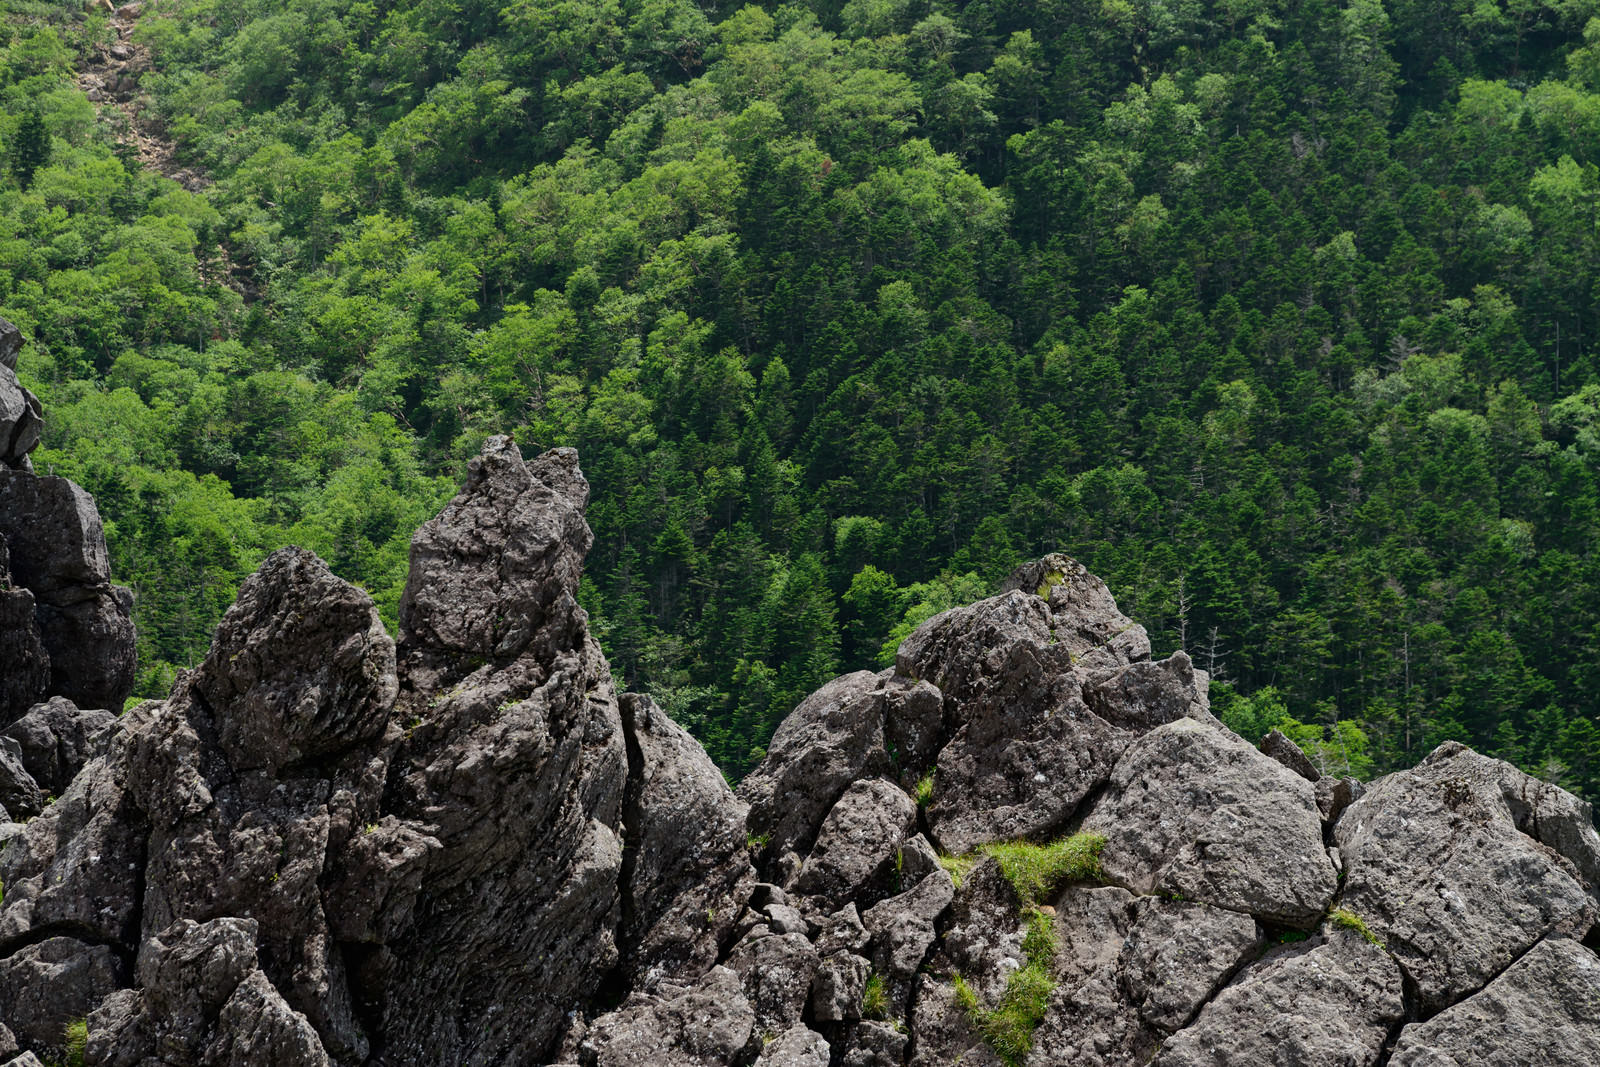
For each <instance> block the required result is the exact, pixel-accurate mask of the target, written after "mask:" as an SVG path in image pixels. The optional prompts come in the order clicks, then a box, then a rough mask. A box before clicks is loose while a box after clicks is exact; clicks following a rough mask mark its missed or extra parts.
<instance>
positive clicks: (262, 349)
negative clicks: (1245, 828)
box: [0, 0, 1600, 796]
mask: <svg viewBox="0 0 1600 1067" xmlns="http://www.w3.org/2000/svg"><path fill="white" fill-rule="evenodd" d="M6 8H7V10H8V11H9V15H8V17H7V20H6V28H5V29H4V31H3V33H4V37H5V51H4V56H5V58H4V61H3V63H0V72H3V79H4V85H3V89H0V104H3V109H4V118H3V119H0V152H3V153H4V162H5V164H6V169H5V174H4V175H3V176H0V183H3V184H0V315H3V316H5V317H6V318H9V319H12V320H14V321H15V322H17V323H18V324H19V325H20V326H21V327H22V328H23V330H24V331H25V332H26V333H27V334H28V335H29V336H30V337H31V338H32V340H33V344H32V345H31V346H30V347H29V348H28V349H26V350H25V351H24V355H23V360H22V364H21V366H20V368H19V369H20V371H21V375H22V378H23V381H24V383H25V384H27V385H28V386H29V387H31V388H32V389H33V390H34V391H35V392H37V393H39V394H40V396H41V397H42V398H43V399H44V401H45V408H46V410H47V411H48V412H49V413H50V419H49V421H48V426H47V431H48V436H47V438H46V447H45V448H44V449H41V450H40V451H39V452H37V453H35V463H36V466H37V467H38V468H39V469H40V471H41V472H42V473H47V472H48V471H50V470H53V471H54V472H55V473H59V474H65V475H68V476H70V477H72V478H74V479H76V480H78V481H80V482H82V483H83V484H84V485H85V486H86V487H88V488H89V489H90V490H91V491H92V492H93V493H94V494H95V496H96V498H97V499H98V501H99V504H100V509H101V511H102V513H103V514H104V515H105V517H106V520H107V523H106V525H107V536H108V540H109V542H110V545H111V551H112V555H113V562H114V569H115V572H116V576H117V578H118V580H120V581H123V582H126V583H128V584H130V585H132V586H133V587H134V588H135V590H136V592H137V594H138V598H139V599H138V603H137V607H136V609H135V620H136V622H137V624H138V629H139V637H140V646H141V647H140V653H141V662H142V663H143V665H144V667H143V674H142V676H141V679H140V682H139V691H140V692H142V693H157V692H160V691H162V690H163V689H164V687H165V685H166V684H167V683H168V681H169V680H170V677H171V673H172V669H173V667H175V666H186V665H189V664H192V663H194V662H196V661H198V659H199V658H200V657H201V656H203V655H204V652H205V647H206V642H207V641H208V640H209V635H210V633H211V630H212V628H213V626H214V623H215V620H216V618H217V617H218V615H219V614H220V612H221V610H222V608H223V607H224V606H225V605H226V604H228V603H229V602H230V601H231V599H232V596H233V593H234V591H235V590H236V588H237V586H238V583H239V582H240V581H241V580H242V578H243V576H244V575H245V574H246V573H248V572H249V571H250V570H251V569H252V568H253V567H254V565H255V564H256V563H257V562H258V561H259V560H260V559H261V558H262V557H263V556H264V555H265V554H266V553H267V552H268V551H269V550H270V549H272V548H274V547H276V546H278V545H280V544H284V543H288V542H294V543H299V544H303V545H305V546H307V547H309V548H312V549H314V550H315V551H317V552H318V553H320V554H322V555H323V556H324V557H326V558H327V559H328V560H329V561H330V563H331V564H332V566H333V568H334V569H335V571H336V572H337V573H339V574H340V575H342V576H344V577H347V578H350V579H352V580H355V581H358V582H360V583H362V584H363V585H364V586H365V587H366V588H368V589H370V590H371V591H372V592H373V595H374V597H375V599H376V600H377V601H378V603H379V605H380V608H381V609H382V610H383V612H384V613H385V615H386V617H387V618H388V619H389V621H390V622H391V624H392V622H393V619H394V611H395V608H396V605H397V601H398V597H399V594H400V589H401V587H402V584H403V582H404V577H405V555H406V541H407V538H408V537H409V536H410V533H411V531H412V529H413V528H414V527H415V526H416V525H417V524H418V523H419V522H420V521H421V520H422V519H423V518H425V517H426V516H427V515H430V514H432V513H433V512H435V511H436V510H437V509H438V507H439V506H440V505H441V504H442V503H443V501H444V500H445V499H446V497H447V496H448V493H449V491H450V487H452V486H453V485H454V484H455V483H456V481H457V475H458V473H459V471H460V470H461V469H462V467H463V465H464V463H465V460H466V459H467V457H469V456H471V455H473V454H475V453H476V452H477V450H478V448H479V446H480V444H481V443H482V441H483V440H484V439H485V438H486V437H488V436H489V435H490V434H493V433H499V432H514V433H515V435H516V438H517V440H518V442H519V443H520V444H522V445H523V446H524V448H526V449H529V450H532V449H536V448H544V447H549V446H553V445H572V446H576V447H577V448H578V449H579V452H580V454H581V456H582V461H583V465H584V469H585V471H586V472H587V474H588V476H589V479H590V481H591V483H592V485H593V487H594V496H593V501H592V503H591V505H590V511H589V520H590V524H591V525H592V527H593V528H594V530H595V533H596V537H597V540H596V543H595V546H594V549H593V551H592V552H591V554H590V556H589V564H588V572H587V573H588V577H587V578H586V580H585V584H584V589H583V596H582V599H583V600H584V603H585V606H586V607H588V608H589V609H590V611H591V612H592V614H593V615H594V617H595V619H596V624H597V625H596V630H597V633H598V634H599V635H600V637H601V639H602V642H603V644H604V645H605V647H606V650H607V653H608V655H609V658H610V660H611V663H612V665H613V667H614V668H615V669H616V671H617V672H618V674H619V675H621V676H622V680H623V681H624V682H625V684H627V685H628V686H630V687H634V688H639V689H642V690H645V691H648V692H650V693H652V694H654V695H656V696H657V697H658V699H660V701H661V702H662V704H663V705H664V706H665V707H666V708H667V709H668V710H669V711H670V712H671V713H672V714H673V715H674V716H675V717H676V718H678V719H679V720H680V721H682V722H684V723H686V724H687V725H689V726H690V727H691V729H693V730H694V731H695V733H696V734H697V736H699V737H700V738H702V739H703V740H704V741H705V743H706V745H707V747H708V749H709V750H710V752H711V753H712V755H713V756H714V757H715V758H716V759H717V761H718V762H719V764H720V765H721V766H722V767H723V768H724V770H725V771H726V772H727V773H730V774H738V773H741V772H743V771H744V770H745V769H747V768H748V767H749V766H750V765H751V763H752V762H753V754H756V753H758V752H759V750H760V748H761V746H763V745H764V744H765V743H766V740H767V738H768V736H769V735H770V733H771V730H772V728H773V727H774V726H775V724H776V723H777V721H778V720H779V719H780V718H781V717H782V716H783V714H785V713H786V712H787V711H788V710H789V708H791V707H792V706H793V705H794V703H795V702H796V701H797V700H798V699H799V698H800V697H801V696H803V695H804V694H805V693H807V692H809V691H810V690H812V689H813V688H815V687H816V686H817V685H818V684H819V683H821V682H822V681H824V680H826V679H827V678H830V677H832V676H833V675H834V674H836V673H838V672H839V671H840V670H843V669H847V668H852V667H857V666H866V665H874V664H876V663H879V662H881V661H882V656H883V651H882V650H883V648H884V647H885V642H886V641H891V642H892V641H893V640H898V638H899V637H901V636H904V634H905V633H907V632H908V631H909V628H910V625H911V624H913V623H915V622H918V621H921V620H922V619H925V618H926V617H928V616H929V615H931V614H932V613H933V612H934V611H936V610H938V609H940V608H943V607H946V606H949V605H951V604H953V603H959V602H964V601H968V600H972V599H976V598H977V597H978V596H980V595H985V594H987V593H989V592H991V591H992V589H993V586H994V584H995V583H996V582H997V581H998V580H999V579H1000V578H1001V577H1003V576H1004V575H1005V574H1007V573H1008V572H1009V571H1010V570H1011V569H1012V567H1013V566H1014V565H1015V564H1016V563H1017V562H1018V561H1020V560H1022V559H1025V558H1031V557H1034V556H1038V555H1041V554H1042V553H1043V552H1045V551H1047V550H1050V549H1054V548H1061V549H1064V550H1066V551H1068V552H1070V553H1072V554H1073V555H1074V556H1076V557H1078V558H1079V559H1081V560H1083V561H1084V562H1085V563H1086V564H1088V565H1089V566H1090V567H1091V568H1092V569H1093V570H1095V571H1096V572H1097V573H1099V574H1100V575H1102V576H1104V577H1105V578H1106V580H1107V581H1108V582H1109V583H1110V584H1111V585H1112V586H1113V587H1114V588H1116V589H1117V591H1118V594H1119V597H1120V598H1121V600H1122V602H1123V605H1124V607H1125V608H1126V609H1127V610H1128V613H1129V614H1130V615H1131V616H1132V617H1134V618H1135V619H1137V620H1138V621H1140V622H1142V623H1143V624H1144V625H1145V626H1146V627H1147V628H1148V629H1149V631H1150V634H1151V637H1152V640H1153V643H1154V644H1155V646H1156V648H1157V649H1159V650H1162V651H1166V650H1170V649H1172V648H1175V647H1178V646H1180V645H1181V646H1183V647H1186V648H1187V649H1189V651H1190V653H1191V654H1192V655H1193V657H1194V659H1195V660H1196V662H1197V664H1198V665H1199V666H1201V667H1204V668H1206V669H1208V670H1210V671H1211V672H1212V673H1213V674H1214V675H1215V676H1216V677H1217V678H1218V679H1221V680H1225V681H1226V682H1227V683H1229V684H1228V685H1216V686H1214V687H1213V700H1214V702H1215V707H1216V708H1217V710H1218V712H1219V713H1220V714H1222V715H1223V717H1224V718H1225V719H1227V720H1228V721H1229V722H1230V723H1232V724H1233V725H1235V726H1237V727H1239V728H1240V730H1241V732H1244V733H1246V735H1247V736H1250V735H1251V731H1252V730H1255V731H1257V732H1259V729H1260V728H1263V727H1265V726H1269V725H1272V724H1273V723H1274V722H1278V721H1280V720H1282V719H1284V717H1286V716H1293V717H1294V719H1295V720H1297V721H1298V722H1301V723H1307V724H1310V725H1309V726H1307V727H1304V728H1301V729H1298V736H1300V738H1301V739H1302V740H1304V741H1305V742H1306V743H1307V744H1308V745H1309V746H1310V747H1312V748H1313V750H1314V751H1317V752H1319V753H1320V754H1322V755H1323V756H1324V757H1325V758H1326V759H1327V760H1328V761H1329V769H1333V768H1334V767H1335V766H1337V769H1339V770H1340V771H1341V772H1342V771H1344V770H1347V769H1348V770H1353V771H1355V772H1357V773H1363V772H1366V771H1370V770H1373V769H1375V768H1387V767H1392V766H1399V765H1409V764H1410V763H1413V762H1415V761H1416V760H1417V759H1418V758H1420V757H1421V756H1422V755H1423V754H1424V753H1426V752H1427V751H1428V750H1429V749H1430V748H1431V747H1432V746H1433V745H1434V744H1436V743H1438V742H1440V741H1443V740H1447V739H1451V738H1458V739H1462V740H1466V741H1469V742H1471V743H1472V744H1474V745H1476V746H1478V747H1480V748H1482V749H1484V750H1486V751H1488V752H1491V753H1493V754H1496V755H1499V756H1502V757H1504V758H1506V759H1508V760H1511V761H1512V762H1515V763H1518V764H1520V765H1522V766H1524V767H1526V768H1529V769H1532V770H1535V771H1537V772H1539V773H1541V774H1543V775H1545V776H1547V777H1550V778H1552V779H1553V780H1556V781H1558V782H1560V783H1561V784H1563V785H1566V786H1568V787H1571V788H1573V789H1575V790H1578V791H1580V792H1583V793H1586V794H1588V795H1591V796H1592V795H1595V794H1596V793H1597V792H1600V726H1597V725H1596V720H1595V718H1594V712H1595V710H1596V709H1597V708H1600V692H1597V690H1600V671H1597V670H1596V668H1595V663H1596V652H1597V650H1600V556H1597V553H1596V547H1597V546H1596V540H1597V536H1600V515H1597V498H1600V484H1597V478H1596V465H1597V463H1600V374H1597V369H1600V368H1597V364H1596V359H1595V354H1594V353H1595V335H1596V334H1597V333H1600V323H1597V322H1596V321H1595V319H1596V316H1595V314H1594V310H1593V309H1594V306H1595V295H1596V294H1595V293H1594V290H1593V280H1592V277H1591V275H1592V273H1593V271H1592V269H1591V267H1592V265H1593V264H1594V263H1595V261H1596V244H1597V242H1600V229H1597V222H1600V216H1597V209H1600V170H1597V167H1596V162H1597V160H1596V155H1597V153H1600V21H1591V19H1592V17H1594V16H1597V15H1600V4H1595V3H1585V2H1576V3H1564V4H1560V5H1557V6H1545V5H1541V4H1538V3H1525V2H1516V3H1506V4H1496V3H1493V2H1485V3H1480V4H1476V5H1468V4H1465V3H1463V4H1458V5H1456V6H1454V7H1450V8H1446V7H1444V6H1442V5H1434V4H1416V3H1409V2H1391V3H1388V4H1387V5H1386V4H1384V3H1381V2H1379V0H1354V2H1353V3H1351V4H1350V5H1348V6H1345V7H1341V6H1339V5H1335V4H1328V3H1318V2H1306V3H1274V2H1271V0H1267V2H1250V0H1246V2H1243V3H1229V4H1220V3H1219V4H1206V3H1193V2H1190V3H1127V2H1124V0H1104V2H1100V3H1088V2H1082V3H1076V2H1067V3H1058V2H1052V0H1030V2H1027V3H1023V2H1020V0H1015V2H1013V0H994V2H988V3H985V2H973V3H966V4H960V3H953V2H949V3H947V2H936V3H908V2H900V0H850V2H849V3H846V4H842V5H841V4H839V3H836V2H832V0H816V2H814V3H810V4H790V5H784V6H778V5H771V4H768V5H764V6H755V5H748V6H743V7H736V6H735V5H732V4H716V3H706V4H699V5H697V4H695V3H692V2H689V0H513V2H511V3H509V4H505V3H503V2H502V0H496V2H494V3H477V2H475V0H395V2H393V3H370V2H356V3H349V2H343V0H274V2H271V3H268V2H266V0H256V2H250V0H244V2H241V0H227V2H220V0H166V2H164V3H156V4H147V5H145V7H144V10H143V11H142V12H141V13H140V15H139V17H138V18H137V20H136V22H135V24H136V29H135V30H134V31H133V35H132V39H131V41H130V42H129V43H128V44H123V43H122V42H120V41H117V40H116V33H115V32H114V30H113V29H112V26H111V23H110V21H109V20H108V19H107V18H106V16H105V15H104V14H103V13H90V14H87V15H85V14H83V13H82V10H81V7H80V5H79V4H77V3H59V4H56V3H47V2H40V0H9V2H8V3H7V4H6ZM129 21H133V20H131V19H130V20H129ZM129 45H131V46H133V47H135V48H141V49H148V53H149V55H150V57H151V60H150V69H149V70H148V71H144V72H137V71H136V72H134V73H133V74H132V75H130V76H129V77H128V78H127V79H126V80H127V83H128V84H127V85H126V86H125V87H124V88H122V89H117V88H116V87H113V89H112V93H111V94H110V95H112V96H113V97H114V96H115V95H116V93H118V92H121V93H126V94H128V95H129V96H130V101H129V103H130V104H131V105H133V108H134V109H135V110H136V111H141V112H142V113H143V114H144V115H145V116H146V117H147V118H148V119H149V120H150V121H152V122H159V123H160V124H161V126H162V127H163V128H164V135H165V136H166V137H167V138H169V139H170V140H171V141H172V142H173V143H174V145H175V150H176V156H175V159H176V161H177V162H178V163H180V164H181V165H182V166H184V167H186V168H188V169H190V170H192V171H194V172H195V173H197V174H203V175H204V176H205V180H204V181H190V182H189V185H190V186H192V188H185V187H184V186H182V185H180V184H178V183H177V182H174V181H171V180H169V179H166V178H163V177H161V176H159V175H156V174H152V173H149V172H147V171H144V170H141V169H139V168H138V167H137V165H136V151H135V148H134V147H132V143H131V138H130V137H128V136H127V135H126V133H125V132H123V133H120V134H119V131H118V130H117V129H116V126H117V125H118V123H119V122H123V123H125V122H126V119H125V118H123V117H122V113H121V112H120V111H119V110H118V109H116V108H115V107H113V106H112V103H111V101H110V100H108V101H106V102H104V103H102V104H100V105H98V106H97V104H95V103H93V102H91V101H90V100H89V99H88V98H87V97H86V96H85V93H84V90H83V88H82V87H81V86H80V85H79V83H78V80H77V79H78V75H79V71H80V69H82V70H92V69H96V67H95V63H94V62H93V61H94V60H96V59H100V60H102V62H101V64H100V66H101V67H103V66H104V65H105V64H104V62H103V61H104V60H105V59H107V58H112V57H113V53H112V49H113V47H123V48H127V47H129ZM141 54H142V53H141ZM135 81H136V82H137V85H134V84H132V83H133V82H135ZM122 84H123V82H122V81H120V80H119V82H118V85H122ZM100 95H107V94H104V93H102V94H100ZM119 146H121V147H119ZM1285 725H1286V727H1287V729H1288V730H1289V732H1291V733H1296V732H1297V727H1296V725H1295V723H1293V722H1290V723H1286V724H1285Z"/></svg>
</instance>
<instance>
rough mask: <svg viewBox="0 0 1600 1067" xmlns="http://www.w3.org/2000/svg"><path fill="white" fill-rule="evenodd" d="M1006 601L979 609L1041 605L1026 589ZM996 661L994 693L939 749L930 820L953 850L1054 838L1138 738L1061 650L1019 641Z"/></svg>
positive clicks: (978, 702)
mask: <svg viewBox="0 0 1600 1067" xmlns="http://www.w3.org/2000/svg"><path fill="white" fill-rule="evenodd" d="M1000 599H1001V601H1002V602H1001V603H996V602H995V601H984V602H983V603H982V604H979V605H975V606H974V607H975V609H977V610H983V611H1010V610H1011V609H1012V608H1013V607H1015V606H1016V605H1013V604H1008V603H1005V601H1015V600H1021V601H1024V602H1025V603H1028V604H1039V603H1041V602H1040V601H1039V600H1038V599H1037V598H1025V596H1024V594H1022V593H1011V594H1008V595H1007V597H1004V598H1000ZM961 610H963V609H959V608H958V609H956V611H957V612H959V611H961ZM1019 610H1020V609H1019ZM947 614H948V613H947ZM937 622H939V618H936V619H934V620H931V622H930V624H929V625H931V624H933V623H937ZM913 636H915V635H913ZM907 640H908V641H909V640H910V639H909V638H908V639H907ZM990 658H991V659H993V660H997V661H998V662H995V663H993V664H992V666H993V668H994V669H995V671H996V672H997V673H996V674H995V676H994V688H993V691H991V692H986V693H983V694H981V695H978V696H975V697H974V698H972V699H970V700H968V701H965V702H961V703H959V704H958V705H957V706H958V707H959V708H960V713H959V715H960V717H961V718H963V719H964V720H965V724H964V725H963V726H962V727H961V729H960V730H959V731H958V732H957V733H956V735H955V738H954V739H953V740H952V741H951V742H950V743H949V744H948V745H946V746H945V748H944V750H943V751H942V752H941V753H940V755H939V765H938V770H937V771H936V772H935V775H934V783H933V790H934V791H933V803H932V805H931V806H930V807H929V809H928V821H929V823H930V824H931V826H932V830H933V834H934V837H935V839H936V840H937V841H938V842H939V843H940V844H941V845H942V846H943V847H945V848H947V849H949V850H951V851H952V852H969V851H971V850H972V849H974V848H976V847H978V846H979V845H982V844H985V843H987V842H990V841H1001V840H1007V839H1011V838H1017V837H1028V836H1040V835H1044V834H1048V833H1050V832H1052V831H1053V830H1055V829H1056V828H1058V827H1059V826H1061V825H1062V824H1063V823H1064V822H1065V821H1066V820H1067V819H1068V818H1070V817H1071V816H1072V814H1073V813H1074V812H1075V811H1076V810H1077V808H1078V805H1079V804H1080V803H1082V801H1083V800H1084V798H1085V797H1087V796H1088V795H1089V794H1090V793H1091V792H1092V791H1094V790H1095V789H1097V788H1098V787H1099V786H1100V785H1101V784H1102V783H1103V782H1104V781H1105V780H1106V779H1107V778H1109V777H1110V775H1111V768H1112V766H1113V765H1114V764H1115V763H1116V759H1117V757H1118V756H1119V755H1120V754H1121V753H1122V750H1123V749H1124V748H1126V747H1127V744H1128V740H1129V737H1128V735H1127V734H1126V733H1125V732H1123V731H1120V730H1117V729H1115V728H1114V727H1112V726H1110V725H1109V724H1108V723H1106V722H1105V721H1104V720H1103V719H1101V718H1100V717H1099V716H1097V715H1095V714H1094V713H1093V712H1091V711H1090V710H1089V709H1088V707H1087V706H1086V705H1085V704H1084V702H1083V696H1082V691H1081V682H1080V679H1079V678H1078V676H1077V675H1076V674H1075V673H1073V671H1072V669H1071V665H1070V661H1069V658H1068V655H1067V653H1066V650H1065V649H1064V648H1063V647H1062V646H1060V645H1050V644H1048V643H1046V642H1043V641H1041V642H1039V643H1033V642H1029V641H1015V642H1012V643H1010V644H1007V645H1005V646H1002V647H1000V648H997V649H995V650H994V651H993V652H992V653H991V656H990Z"/></svg>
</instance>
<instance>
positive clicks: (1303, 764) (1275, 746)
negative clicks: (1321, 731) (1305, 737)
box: [1260, 729, 1322, 785]
mask: <svg viewBox="0 0 1600 1067" xmlns="http://www.w3.org/2000/svg"><path fill="white" fill-rule="evenodd" d="M1260 747H1261V751H1262V752H1263V753H1265V754H1266V755H1268V756H1271V757H1272V758H1273V759H1275V760H1277V761H1278V762H1279V763H1281V764H1283V765H1284V766H1285V767H1287V768H1289V769H1290V770H1291V771H1293V772H1294V773H1296V774H1298V775H1299V776H1300V777H1302V778H1304V779H1305V780H1306V781H1308V782H1310V783H1311V784H1312V785H1316V784H1317V781H1318V779H1320V778H1321V777H1322V772H1321V771H1319V770H1317V767H1316V764H1314V763H1312V762H1311V758H1310V757H1309V756H1307V755H1306V754H1305V752H1303V751H1302V750H1301V748H1300V746H1299V745H1297V744H1295V743H1294V742H1293V741H1291V740H1289V738H1288V737H1287V736H1285V735H1284V733H1283V731H1282V730H1276V729H1275V730H1269V731H1268V732H1267V736H1265V737H1263V738H1262V739H1261V746H1260Z"/></svg>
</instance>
